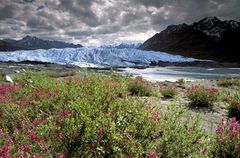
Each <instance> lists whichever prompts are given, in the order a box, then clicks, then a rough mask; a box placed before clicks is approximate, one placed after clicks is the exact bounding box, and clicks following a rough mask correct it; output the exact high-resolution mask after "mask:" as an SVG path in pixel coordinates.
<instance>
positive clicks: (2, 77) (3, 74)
mask: <svg viewBox="0 0 240 158" xmlns="http://www.w3.org/2000/svg"><path fill="white" fill-rule="evenodd" d="M4 81H6V72H4V71H0V83H2V82H4Z"/></svg>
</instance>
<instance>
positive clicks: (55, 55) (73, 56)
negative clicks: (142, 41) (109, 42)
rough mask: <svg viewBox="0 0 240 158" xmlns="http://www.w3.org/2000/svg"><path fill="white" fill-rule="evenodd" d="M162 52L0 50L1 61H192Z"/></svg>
mask: <svg viewBox="0 0 240 158" xmlns="http://www.w3.org/2000/svg"><path fill="white" fill-rule="evenodd" d="M196 60H197V59H193V58H185V57H182V56H179V55H171V54H168V53H164V52H155V51H142V50H138V49H134V48H124V49H118V48H101V47H82V48H65V49H55V48H54V49H49V50H43V49H39V50H31V51H14V52H0V61H2V62H9V61H11V62H22V61H37V62H48V63H54V64H62V65H76V66H80V67H136V66H149V64H150V63H151V62H154V61H155V62H157V61H164V62H193V61H196Z"/></svg>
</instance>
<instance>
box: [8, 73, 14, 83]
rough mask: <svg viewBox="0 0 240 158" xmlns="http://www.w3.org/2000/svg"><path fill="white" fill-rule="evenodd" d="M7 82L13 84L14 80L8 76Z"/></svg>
mask: <svg viewBox="0 0 240 158" xmlns="http://www.w3.org/2000/svg"><path fill="white" fill-rule="evenodd" d="M6 81H7V82H10V83H13V80H12V78H11V77H10V76H8V75H6Z"/></svg>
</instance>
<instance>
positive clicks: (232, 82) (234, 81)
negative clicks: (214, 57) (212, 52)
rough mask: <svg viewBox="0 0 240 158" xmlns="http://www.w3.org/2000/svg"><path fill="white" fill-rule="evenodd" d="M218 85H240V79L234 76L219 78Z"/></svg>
mask: <svg viewBox="0 0 240 158" xmlns="http://www.w3.org/2000/svg"><path fill="white" fill-rule="evenodd" d="M217 85H218V86H221V87H230V86H240V80H238V79H232V78H223V79H219V80H217Z"/></svg>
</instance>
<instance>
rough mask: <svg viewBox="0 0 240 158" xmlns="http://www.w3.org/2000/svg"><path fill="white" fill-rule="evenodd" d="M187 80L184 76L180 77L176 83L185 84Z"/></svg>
mask: <svg viewBox="0 0 240 158" xmlns="http://www.w3.org/2000/svg"><path fill="white" fill-rule="evenodd" d="M185 82H186V81H185V80H184V79H183V78H181V79H178V80H177V81H176V83H177V84H179V85H184V84H185Z"/></svg>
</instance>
